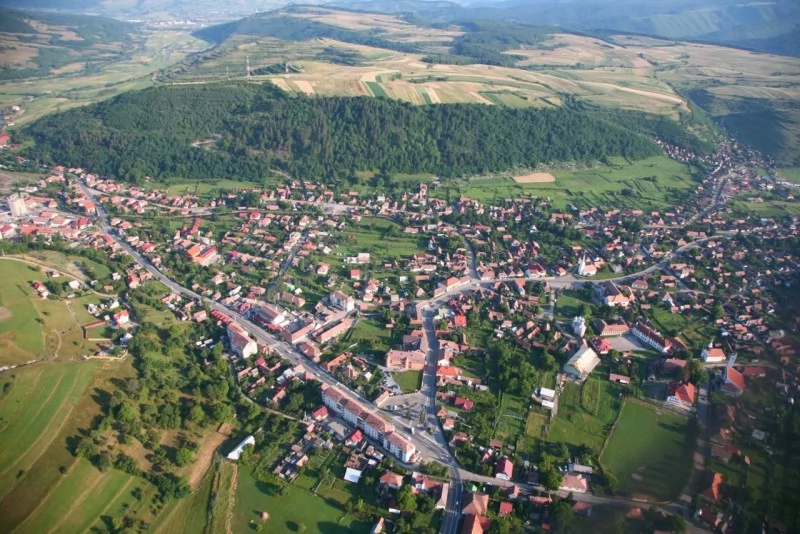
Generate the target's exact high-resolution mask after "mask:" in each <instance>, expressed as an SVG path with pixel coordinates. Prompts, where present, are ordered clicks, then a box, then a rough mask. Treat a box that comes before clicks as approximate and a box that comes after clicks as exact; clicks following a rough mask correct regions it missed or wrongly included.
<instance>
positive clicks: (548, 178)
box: [514, 172, 556, 184]
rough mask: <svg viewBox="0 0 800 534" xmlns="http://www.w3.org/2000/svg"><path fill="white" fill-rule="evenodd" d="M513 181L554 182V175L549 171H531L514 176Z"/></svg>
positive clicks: (528, 182) (530, 182)
mask: <svg viewBox="0 0 800 534" xmlns="http://www.w3.org/2000/svg"><path fill="white" fill-rule="evenodd" d="M514 181H515V182H517V183H518V184H545V183H549V182H555V181H556V177H555V176H553V175H552V174H550V173H549V172H532V173H530V174H524V175H522V176H514Z"/></svg>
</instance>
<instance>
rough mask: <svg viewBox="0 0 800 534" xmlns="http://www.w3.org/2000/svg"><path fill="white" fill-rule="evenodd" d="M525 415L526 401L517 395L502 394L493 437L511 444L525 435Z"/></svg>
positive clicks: (526, 410) (526, 412) (526, 413)
mask: <svg viewBox="0 0 800 534" xmlns="http://www.w3.org/2000/svg"><path fill="white" fill-rule="evenodd" d="M527 415H528V404H527V400H526V399H524V398H522V397H519V396H517V395H511V394H509V393H503V399H502V402H501V404H500V414H499V416H498V418H497V424H496V426H495V430H494V437H495V438H496V439H500V440H503V441H507V442H513V441H514V440H516V439H517V437H519V436H521V435H523V434H524V433H525V424H526V417H527Z"/></svg>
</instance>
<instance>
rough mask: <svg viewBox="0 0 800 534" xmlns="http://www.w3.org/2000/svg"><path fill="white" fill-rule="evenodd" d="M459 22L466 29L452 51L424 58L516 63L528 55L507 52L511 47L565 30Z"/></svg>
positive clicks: (534, 42)
mask: <svg viewBox="0 0 800 534" xmlns="http://www.w3.org/2000/svg"><path fill="white" fill-rule="evenodd" d="M459 26H460V27H461V28H462V29H463V30H464V31H465V33H464V34H462V35H459V36H458V37H455V38H453V44H452V46H451V47H450V53H449V54H431V55H428V56H426V57H424V58H422V60H423V61H425V62H427V63H449V64H455V65H469V64H471V63H483V64H485V65H497V66H502V67H513V66H514V65H516V64H517V62H518V61H520V60H522V59H525V58H524V57H522V56H517V55H514V54H509V53H506V52H507V51H508V50H514V49H520V48H524V47H536V46H540V43H542V42H543V41H545V40H546V39H547V38H549V37H550V36H551V35H552V34H553V33H557V32H562V33H563V30H560V29H558V28H546V27H538V26H526V25H523V24H513V23H508V22H495V21H469V22H462V23H460V24H459Z"/></svg>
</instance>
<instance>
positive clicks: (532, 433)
mask: <svg viewBox="0 0 800 534" xmlns="http://www.w3.org/2000/svg"><path fill="white" fill-rule="evenodd" d="M549 424H550V419H549V417H548V416H547V415H545V414H543V413H539V412H535V411H533V410H531V411H530V412H528V418H527V420H526V421H525V435H526V436H529V437H532V438H539V439H546V438H547V433H546V428H547V426H548V425H549Z"/></svg>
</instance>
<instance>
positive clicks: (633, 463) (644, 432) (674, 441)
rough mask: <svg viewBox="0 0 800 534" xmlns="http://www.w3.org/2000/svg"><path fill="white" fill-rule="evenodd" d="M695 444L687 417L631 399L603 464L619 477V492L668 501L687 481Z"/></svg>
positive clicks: (612, 438)
mask: <svg viewBox="0 0 800 534" xmlns="http://www.w3.org/2000/svg"><path fill="white" fill-rule="evenodd" d="M693 446H694V443H693V433H692V432H691V429H690V425H689V423H688V420H687V418H686V416H683V415H679V414H676V413H673V412H669V411H666V410H658V409H657V408H656V407H655V406H651V405H647V404H642V403H639V402H635V401H631V400H628V401H626V402H625V403H624V404H623V407H622V411H621V413H620V416H619V421H618V422H617V426H616V428H615V429H614V432H613V433H612V434H611V436H610V437H609V442H608V445H607V446H606V449H605V450H604V451H603V455H602V456H601V457H600V463H601V464H602V465H603V467H605V468H607V469H610V470H611V471H612V472H613V473H614V474H615V475H616V476H617V478H618V479H619V491H621V492H623V493H625V494H628V495H634V496H647V497H650V498H652V499H655V500H667V499H672V498H675V497H676V496H677V495H678V493H679V492H680V491H681V489H682V488H683V486H684V484H685V483H686V480H687V477H688V475H689V468H690V462H691V454H692V451H693Z"/></svg>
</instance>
